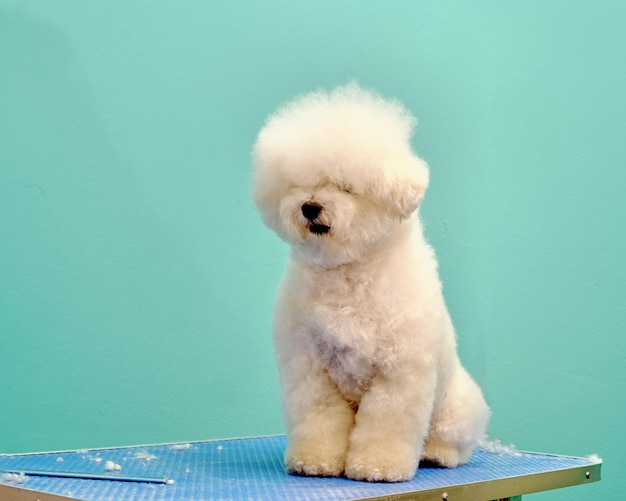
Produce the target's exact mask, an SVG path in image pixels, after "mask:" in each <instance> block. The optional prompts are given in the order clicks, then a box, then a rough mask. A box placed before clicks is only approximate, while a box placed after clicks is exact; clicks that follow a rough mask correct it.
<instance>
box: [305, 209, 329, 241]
mask: <svg viewBox="0 0 626 501" xmlns="http://www.w3.org/2000/svg"><path fill="white" fill-rule="evenodd" d="M322 209H323V207H322V206H321V205H320V204H318V203H316V202H306V203H304V204H302V207H301V210H302V215H303V216H304V217H305V218H306V219H307V221H308V222H309V231H310V232H311V233H315V234H316V235H323V234H325V233H328V232H329V231H330V226H328V225H325V224H321V223H320V222H319V221H317V218H318V217H319V215H320V213H321V212H322Z"/></svg>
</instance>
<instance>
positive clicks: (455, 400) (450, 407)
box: [422, 365, 490, 468]
mask: <svg viewBox="0 0 626 501" xmlns="http://www.w3.org/2000/svg"><path fill="white" fill-rule="evenodd" d="M489 415H490V411H489V408H488V407H487V404H486V403H485V400H484V398H483V395H482V392H481V391H480V388H479V387H478V385H477V384H476V383H475V382H474V380H473V379H472V378H471V377H470V376H469V374H468V373H467V372H466V371H465V369H464V368H463V367H462V366H461V365H458V367H457V369H456V370H455V372H454V373H453V375H452V377H451V379H450V381H449V384H448V386H447V388H446V390H445V392H444V393H443V396H442V398H441V400H440V402H438V405H437V408H436V409H435V411H434V413H433V418H432V421H431V426H430V431H429V434H428V438H427V439H426V442H425V444H424V453H423V456H422V458H423V459H424V460H427V461H431V462H434V463H437V464H439V465H441V466H444V467H448V468H452V467H454V466H458V465H460V464H464V463H467V462H468V461H469V460H470V458H471V456H472V451H473V450H474V448H475V447H476V445H477V444H478V442H479V441H481V440H482V439H483V438H484V437H485V432H486V428H487V422H488V421H489Z"/></svg>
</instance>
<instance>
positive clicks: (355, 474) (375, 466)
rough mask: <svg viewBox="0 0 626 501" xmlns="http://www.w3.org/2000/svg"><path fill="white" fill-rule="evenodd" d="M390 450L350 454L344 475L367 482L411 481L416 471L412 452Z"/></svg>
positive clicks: (374, 449) (372, 448)
mask: <svg viewBox="0 0 626 501" xmlns="http://www.w3.org/2000/svg"><path fill="white" fill-rule="evenodd" d="M403 449H404V450H398V449H395V450H394V448H393V447H391V448H383V447H381V448H378V449H377V448H374V447H370V448H368V450H365V451H362V452H352V451H351V452H350V453H349V454H348V458H347V460H346V471H345V475H346V477H348V478H351V479H353V480H367V481H368V482H405V481H407V480H411V479H412V478H413V476H414V475H415V471H416V470H417V459H416V457H415V454H413V451H407V450H406V448H403Z"/></svg>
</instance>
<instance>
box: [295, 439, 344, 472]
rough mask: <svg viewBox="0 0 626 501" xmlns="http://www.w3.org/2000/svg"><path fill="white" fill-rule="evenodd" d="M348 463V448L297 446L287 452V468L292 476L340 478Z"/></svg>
mask: <svg viewBox="0 0 626 501" xmlns="http://www.w3.org/2000/svg"><path fill="white" fill-rule="evenodd" d="M345 462H346V447H339V448H337V447H332V446H329V444H320V443H308V444H303V443H300V444H295V445H293V446H290V447H288V448H287V451H286V452H285V466H286V467H287V471H288V472H289V473H291V474H292V475H309V476H314V477H338V476H340V475H341V474H342V473H343V470H344V467H345Z"/></svg>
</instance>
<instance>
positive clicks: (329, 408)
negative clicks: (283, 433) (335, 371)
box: [281, 355, 354, 477]
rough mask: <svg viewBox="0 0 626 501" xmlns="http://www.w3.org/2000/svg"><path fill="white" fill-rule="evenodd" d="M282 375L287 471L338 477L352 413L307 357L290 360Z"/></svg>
mask: <svg viewBox="0 0 626 501" xmlns="http://www.w3.org/2000/svg"><path fill="white" fill-rule="evenodd" d="M281 373H282V374H281V386H282V397H283V409H284V414H285V422H286V426H287V441H288V444H287V450H286V452H285V465H286V466H287V470H288V471H289V472H290V473H293V474H296V475H314V476H325V477H327V476H340V475H341V474H342V473H343V471H344V468H345V463H346V454H347V451H348V440H349V436H350V431H351V429H352V426H353V425H354V411H353V410H352V408H351V407H350V405H349V404H348V402H347V401H346V400H345V399H344V398H343V397H342V396H341V394H340V393H339V390H338V389H337V386H336V385H335V384H334V383H333V382H332V381H331V380H330V378H329V376H328V374H327V373H326V372H325V371H324V370H323V369H321V368H319V367H317V368H316V367H315V364H314V363H313V362H312V361H311V360H308V359H307V357H304V356H302V355H300V356H296V357H294V358H291V359H290V360H289V361H288V362H287V363H286V367H283V368H282V370H281Z"/></svg>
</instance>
